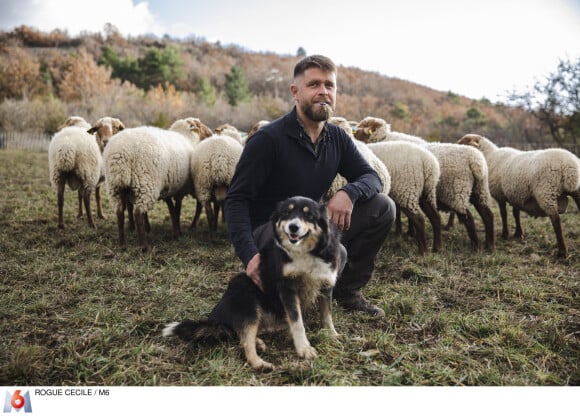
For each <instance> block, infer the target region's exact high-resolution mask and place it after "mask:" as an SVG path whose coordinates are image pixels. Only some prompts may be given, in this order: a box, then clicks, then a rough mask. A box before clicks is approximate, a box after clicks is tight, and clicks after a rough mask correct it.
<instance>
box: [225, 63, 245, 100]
mask: <svg viewBox="0 0 580 416" xmlns="http://www.w3.org/2000/svg"><path fill="white" fill-rule="evenodd" d="M225 77H226V85H225V87H226V95H227V97H228V103H229V104H230V105H231V106H233V107H235V106H237V105H238V104H239V103H241V102H243V101H250V98H251V96H250V88H249V87H248V81H247V79H246V74H244V70H243V69H242V68H241V67H240V66H239V65H234V66H232V68H231V70H230V73H229V74H225Z"/></svg>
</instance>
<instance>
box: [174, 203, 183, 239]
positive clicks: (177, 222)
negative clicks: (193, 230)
mask: <svg viewBox="0 0 580 416" xmlns="http://www.w3.org/2000/svg"><path fill="white" fill-rule="evenodd" d="M182 202H183V197H179V196H178V197H176V198H175V205H174V207H173V217H174V218H173V234H174V235H175V238H177V237H179V236H181V223H180V219H181V203H182Z"/></svg>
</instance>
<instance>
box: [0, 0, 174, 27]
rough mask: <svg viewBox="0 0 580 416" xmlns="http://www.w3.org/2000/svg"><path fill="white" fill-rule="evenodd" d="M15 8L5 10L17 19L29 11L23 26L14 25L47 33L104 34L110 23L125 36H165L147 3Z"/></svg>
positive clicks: (65, 1)
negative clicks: (21, 11)
mask: <svg viewBox="0 0 580 416" xmlns="http://www.w3.org/2000/svg"><path fill="white" fill-rule="evenodd" d="M13 5H14V3H13V2H8V4H7V5H6V11H7V12H8V13H12V14H13V15H14V17H16V18H18V16H19V15H20V16H21V15H22V13H20V14H19V13H18V10H26V19H25V20H24V21H21V22H20V23H14V22H13V23H14V24H13V26H19V25H20V24H26V25H28V26H32V27H35V28H37V29H39V30H42V31H47V32H50V31H52V30H54V29H63V30H67V31H68V33H69V34H70V35H71V36H75V35H78V34H79V33H81V32H93V33H94V32H101V31H102V30H103V27H104V26H105V24H106V23H111V24H113V25H115V26H116V27H117V28H118V29H119V31H120V32H121V33H122V34H123V35H139V34H144V33H154V34H157V35H162V34H163V28H162V27H161V25H159V24H158V23H157V21H156V17H155V16H154V15H153V14H152V13H151V11H150V10H149V5H148V3H147V2H140V3H137V4H133V1H132V0H99V1H78V0H32V1H28V2H26V1H24V2H21V3H18V6H19V7H18V9H14V8H13V7H11V6H13ZM21 7H22V8H21ZM3 8H4V6H3Z"/></svg>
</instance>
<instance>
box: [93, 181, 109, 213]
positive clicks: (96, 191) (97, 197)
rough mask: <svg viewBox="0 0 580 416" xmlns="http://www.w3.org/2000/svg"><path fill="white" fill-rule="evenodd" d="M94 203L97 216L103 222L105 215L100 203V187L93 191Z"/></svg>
mask: <svg viewBox="0 0 580 416" xmlns="http://www.w3.org/2000/svg"><path fill="white" fill-rule="evenodd" d="M95 202H96V204H97V216H98V217H99V218H100V219H102V220H104V219H105V218H106V217H105V214H103V204H102V203H101V187H100V186H99V187H97V189H95Z"/></svg>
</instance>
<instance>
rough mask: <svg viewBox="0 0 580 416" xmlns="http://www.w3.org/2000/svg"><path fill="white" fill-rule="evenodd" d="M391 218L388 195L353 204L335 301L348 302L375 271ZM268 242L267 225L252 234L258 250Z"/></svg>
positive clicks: (344, 235)
mask: <svg viewBox="0 0 580 416" xmlns="http://www.w3.org/2000/svg"><path fill="white" fill-rule="evenodd" d="M395 214H396V208H395V203H394V202H393V200H392V199H391V198H390V197H389V196H388V195H385V194H382V193H381V194H377V195H375V196H374V197H372V198H370V199H367V200H366V201H357V202H356V203H355V205H354V207H353V210H352V215H351V219H350V228H349V229H348V230H347V231H344V232H343V233H342V236H341V242H342V244H343V246H344V247H345V248H346V253H347V261H346V265H345V267H344V269H343V271H342V274H341V275H340V276H339V278H338V281H337V282H336V286H335V288H334V296H335V297H338V298H341V297H344V298H348V297H350V296H352V294H354V293H356V292H358V291H360V289H361V288H362V287H364V286H365V285H366V284H367V283H368V282H369V280H370V278H371V276H372V273H373V270H374V269H375V259H376V257H377V254H378V253H379V251H380V249H381V247H382V245H383V243H384V241H385V239H386V238H387V235H388V234H389V230H390V229H391V226H392V225H393V223H394V222H395ZM272 238H274V234H273V229H272V227H271V224H270V223H266V224H264V225H261V226H259V227H258V228H256V229H255V230H254V240H255V241H256V245H257V246H258V249H260V248H261V247H263V246H264V245H265V244H266V242H268V241H269V240H271V239H272Z"/></svg>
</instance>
